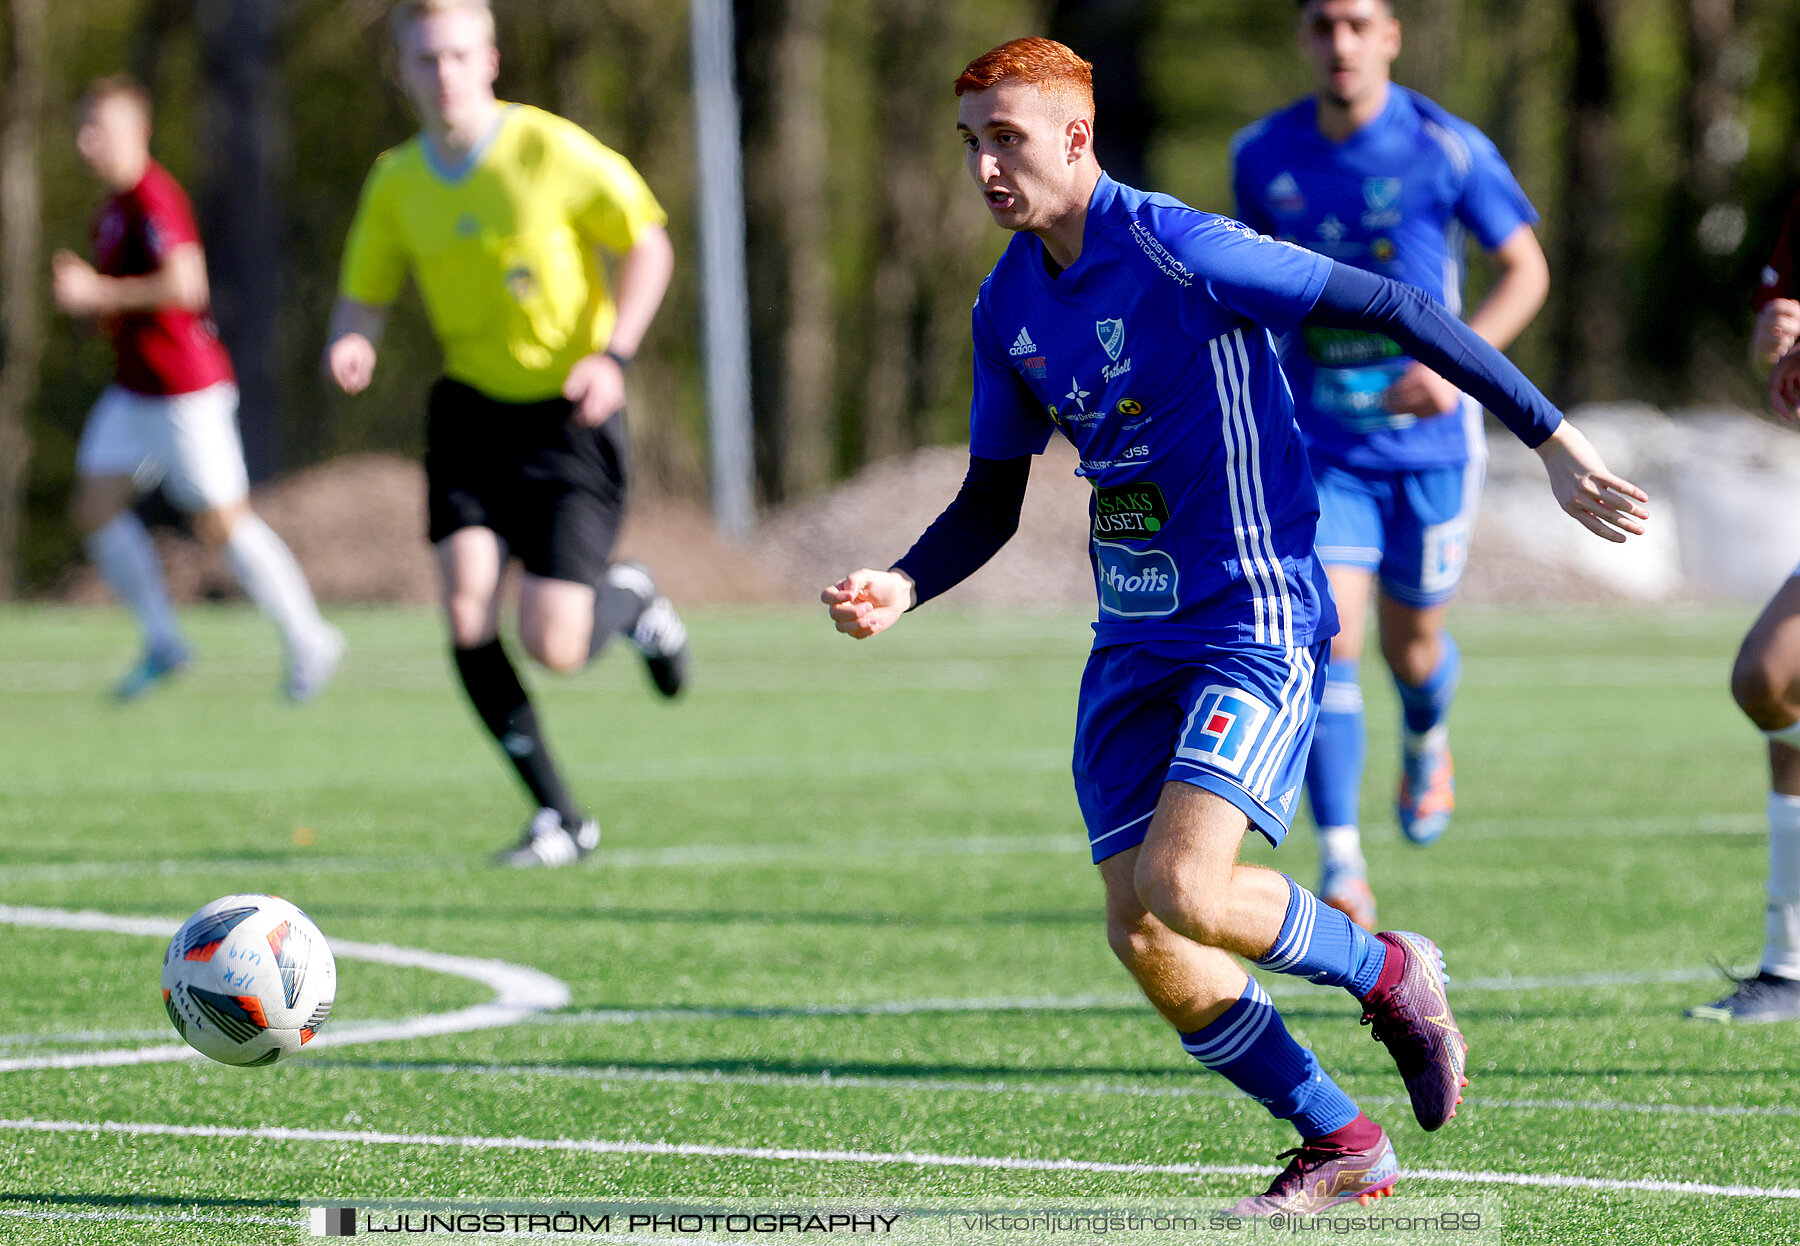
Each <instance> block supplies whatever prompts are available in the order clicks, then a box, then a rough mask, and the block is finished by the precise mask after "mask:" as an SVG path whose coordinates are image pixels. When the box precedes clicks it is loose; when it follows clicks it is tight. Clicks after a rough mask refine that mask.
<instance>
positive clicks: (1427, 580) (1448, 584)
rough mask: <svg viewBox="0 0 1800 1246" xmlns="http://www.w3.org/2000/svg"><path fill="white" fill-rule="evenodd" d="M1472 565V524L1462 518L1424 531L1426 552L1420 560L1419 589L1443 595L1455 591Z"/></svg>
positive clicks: (1460, 516) (1458, 517) (1432, 526)
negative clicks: (1470, 536)
mask: <svg viewBox="0 0 1800 1246" xmlns="http://www.w3.org/2000/svg"><path fill="white" fill-rule="evenodd" d="M1468 562H1469V521H1468V520H1467V519H1466V518H1465V517H1464V516H1462V515H1458V516H1457V517H1456V518H1455V519H1452V520H1449V521H1448V522H1446V523H1439V524H1432V525H1431V526H1430V527H1429V528H1427V529H1425V550H1424V554H1423V556H1422V557H1421V559H1420V564H1421V565H1420V567H1419V588H1420V590H1421V591H1423V592H1427V593H1433V594H1436V593H1442V592H1447V591H1448V590H1450V589H1453V588H1455V587H1456V583H1457V581H1458V580H1460V579H1462V574H1463V568H1464V567H1466V566H1467V565H1468Z"/></svg>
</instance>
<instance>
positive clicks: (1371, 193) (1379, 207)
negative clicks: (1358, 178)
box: [1363, 177, 1400, 212]
mask: <svg viewBox="0 0 1800 1246" xmlns="http://www.w3.org/2000/svg"><path fill="white" fill-rule="evenodd" d="M1363 202H1364V203H1366V204H1368V205H1369V211H1371V212H1386V211H1387V210H1388V209H1389V208H1391V207H1393V206H1394V205H1395V204H1396V203H1399V202H1400V179H1399V178H1397V177H1365V178H1364V179H1363Z"/></svg>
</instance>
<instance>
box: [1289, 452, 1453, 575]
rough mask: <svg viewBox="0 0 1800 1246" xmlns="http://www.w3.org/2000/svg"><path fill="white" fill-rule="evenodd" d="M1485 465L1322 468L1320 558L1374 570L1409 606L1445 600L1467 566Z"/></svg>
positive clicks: (1319, 474)
mask: <svg viewBox="0 0 1800 1246" xmlns="http://www.w3.org/2000/svg"><path fill="white" fill-rule="evenodd" d="M1483 468H1484V464H1483V463H1482V461H1481V460H1480V459H1476V460H1474V461H1472V462H1470V463H1468V464H1464V465H1459V466H1455V467H1427V468H1419V469H1416V470H1413V471H1375V470H1372V469H1369V468H1363V467H1341V466H1338V465H1336V464H1326V465H1323V466H1321V467H1319V468H1317V469H1316V470H1315V471H1314V472H1313V480H1314V483H1316V484H1317V485H1318V489H1319V534H1318V537H1317V538H1316V542H1317V545H1318V550H1319V561H1320V562H1323V563H1324V564H1325V565H1326V566H1327V567H1360V568H1362V569H1363V570H1365V571H1374V572H1379V574H1380V576H1381V587H1382V588H1383V589H1384V590H1386V592H1387V594H1388V595H1389V596H1390V597H1393V598H1395V599H1396V600H1398V601H1401V602H1403V603H1405V604H1406V605H1409V606H1417V607H1421V608H1422V607H1426V606H1439V605H1442V604H1443V603H1444V602H1446V601H1449V600H1450V598H1451V596H1452V595H1453V594H1454V593H1455V592H1456V586H1457V584H1458V583H1459V582H1461V580H1462V575H1463V568H1464V567H1466V566H1467V565H1468V561H1469V537H1470V534H1471V533H1472V532H1473V530H1474V526H1475V511H1476V508H1477V506H1478V505H1479V504H1480V500H1481V482H1482V477H1483V475H1484V474H1485V472H1484V470H1483Z"/></svg>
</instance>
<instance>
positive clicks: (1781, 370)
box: [1688, 195, 1800, 1022]
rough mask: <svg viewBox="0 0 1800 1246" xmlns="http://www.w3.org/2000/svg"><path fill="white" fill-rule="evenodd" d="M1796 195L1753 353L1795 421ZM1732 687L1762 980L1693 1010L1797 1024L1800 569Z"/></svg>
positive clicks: (1756, 634)
mask: <svg viewBox="0 0 1800 1246" xmlns="http://www.w3.org/2000/svg"><path fill="white" fill-rule="evenodd" d="M1796 226H1800V195H1797V196H1795V198H1794V201H1793V202H1792V203H1791V204H1790V205H1789V206H1788V211H1787V217H1786V218H1785V219H1784V220H1783V222H1782V225H1781V233H1780V236H1779V237H1778V238H1777V240H1776V243H1775V251H1774V254H1772V255H1771V256H1770V257H1769V262H1768V264H1767V265H1766V266H1765V267H1764V268H1763V271H1762V283H1761V284H1760V285H1759V286H1758V287H1757V292H1756V297H1755V299H1754V305H1755V307H1756V327H1755V331H1754V333H1753V334H1752V335H1751V342H1750V359H1751V362H1752V364H1753V365H1754V366H1755V367H1756V368H1757V369H1758V370H1759V371H1763V372H1771V375H1770V377H1769V405H1770V406H1771V407H1773V408H1774V410H1775V413H1776V414H1777V415H1779V416H1781V417H1782V418H1783V419H1786V420H1789V421H1792V420H1793V419H1794V418H1795V406H1796V402H1797V400H1800V350H1797V349H1796V348H1795V344H1796V339H1797V338H1800V283H1797V282H1796V280H1795V278H1796V275H1797V274H1796V273H1795V271H1794V242H1795V237H1794V234H1795V229H1796ZM1731 692H1732V695H1733V696H1735V697H1736V698H1737V703H1738V705H1739V707H1740V708H1742V709H1743V711H1744V713H1745V715H1747V716H1748V717H1749V719H1750V721H1751V722H1753V723H1755V724H1756V725H1757V726H1758V727H1760V728H1761V729H1762V732H1763V734H1764V735H1766V736H1768V737H1769V780H1770V782H1769V787H1770V791H1769V893H1768V906H1767V909H1766V916H1765V917H1764V944H1763V957H1762V964H1761V966H1760V967H1759V968H1758V970H1757V973H1756V976H1755V977H1752V978H1745V979H1743V980H1742V981H1741V982H1739V983H1738V984H1737V987H1736V989H1734V990H1733V991H1732V993H1731V994H1730V995H1727V996H1726V997H1725V998H1724V999H1721V1000H1719V1001H1718V1002H1717V1003H1714V1004H1706V1005H1702V1006H1701V1007H1698V1008H1690V1009H1688V1016H1690V1017H1696V1018H1703V1019H1707V1020H1716V1021H1738V1022H1743V1021H1800V568H1797V569H1796V571H1795V574H1794V575H1793V576H1790V577H1789V579H1788V581H1787V583H1785V584H1783V585H1782V586H1781V588H1780V589H1778V590H1777V591H1776V593H1775V596H1774V597H1773V598H1771V599H1770V601H1769V604H1768V605H1766V606H1764V607H1763V612H1762V614H1761V615H1759V616H1758V617H1757V620H1756V622H1755V623H1752V624H1751V625H1750V632H1749V634H1748V635H1746V636H1745V637H1744V643H1743V646H1742V647H1741V648H1740V649H1739V650H1738V656H1737V662H1736V663H1735V664H1734V665H1733V667H1732V669H1731Z"/></svg>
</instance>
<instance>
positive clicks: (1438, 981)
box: [1362, 930, 1469, 1130]
mask: <svg viewBox="0 0 1800 1246" xmlns="http://www.w3.org/2000/svg"><path fill="white" fill-rule="evenodd" d="M1375 937H1376V938H1377V939H1380V940H1381V941H1382V942H1383V943H1385V944H1386V945H1387V949H1388V955H1389V956H1390V957H1394V956H1399V957H1402V958H1403V959H1402V961H1401V963H1400V965H1399V966H1398V967H1397V972H1396V967H1395V966H1393V965H1391V964H1390V966H1389V967H1388V968H1386V969H1384V970H1383V971H1382V975H1381V979H1382V980H1381V981H1380V982H1379V983H1377V984H1376V987H1375V989H1374V990H1373V991H1371V992H1369V994H1368V995H1366V996H1364V997H1363V1001H1362V1005H1363V1016H1362V1019H1363V1024H1364V1025H1366V1026H1369V1027H1370V1029H1371V1030H1372V1032H1373V1033H1374V1036H1375V1037H1376V1038H1377V1039H1379V1040H1380V1041H1381V1042H1382V1043H1384V1044H1385V1045H1386V1046H1387V1049H1388V1053H1389V1054H1390V1055H1392V1056H1393V1057H1394V1063H1395V1064H1396V1065H1398V1066H1399V1067H1400V1079H1401V1080H1402V1081H1404V1082H1405V1083H1406V1093H1407V1094H1408V1095H1410V1096H1411V1097H1412V1108H1413V1115H1414V1116H1415V1117H1417V1118H1418V1121H1419V1126H1420V1128H1422V1129H1427V1130H1430V1129H1442V1128H1443V1127H1444V1124H1445V1122H1447V1121H1448V1120H1449V1119H1450V1118H1451V1117H1452V1116H1455V1115H1456V1105H1457V1104H1459V1103H1461V1102H1462V1088H1463V1087H1464V1086H1467V1085H1468V1084H1469V1078H1468V1067H1469V1044H1468V1043H1467V1042H1466V1041H1465V1040H1464V1039H1463V1036H1462V1031H1461V1030H1459V1029H1457V1028H1456V1018H1455V1017H1453V1016H1451V1015H1450V997H1449V995H1448V993H1447V992H1446V991H1445V989H1444V983H1445V982H1446V981H1447V979H1446V977H1445V975H1444V954H1443V953H1442V952H1440V951H1438V946H1437V944H1435V943H1433V942H1432V941H1431V940H1430V939H1427V938H1426V937H1425V936H1424V935H1421V934H1413V933H1412V932H1411V931H1408V930H1392V931H1384V932H1383V933H1381V934H1378V935H1376V936H1375Z"/></svg>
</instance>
